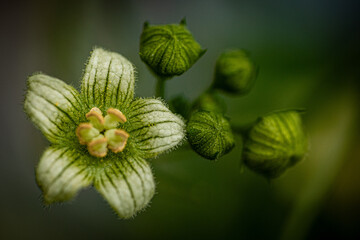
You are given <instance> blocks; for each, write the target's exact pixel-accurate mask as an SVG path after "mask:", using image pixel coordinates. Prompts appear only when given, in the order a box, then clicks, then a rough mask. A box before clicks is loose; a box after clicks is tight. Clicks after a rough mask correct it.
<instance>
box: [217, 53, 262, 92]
mask: <svg viewBox="0 0 360 240" xmlns="http://www.w3.org/2000/svg"><path fill="white" fill-rule="evenodd" d="M257 73H258V68H257V66H256V65H255V63H254V62H253V61H251V59H250V58H249V55H248V54H247V53H246V52H245V51H244V50H230V51H226V52H224V53H222V54H221V55H220V57H219V58H218V60H217V61H216V66H215V81H214V88H216V89H221V90H223V91H225V92H228V93H233V94H238V95H241V94H246V93H248V92H249V91H250V89H251V87H252V86H253V84H254V82H255V79H256V77H257Z"/></svg>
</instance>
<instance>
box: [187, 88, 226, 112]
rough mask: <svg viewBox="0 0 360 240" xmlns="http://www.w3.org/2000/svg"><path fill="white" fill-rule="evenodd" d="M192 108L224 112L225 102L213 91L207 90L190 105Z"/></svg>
mask: <svg viewBox="0 0 360 240" xmlns="http://www.w3.org/2000/svg"><path fill="white" fill-rule="evenodd" d="M192 109H193V110H205V111H209V112H217V113H222V114H223V113H225V110H226V104H225V102H224V100H222V99H221V98H220V97H219V96H218V95H217V94H216V93H215V92H214V91H207V92H205V93H203V94H201V95H200V97H199V98H198V99H196V101H195V102H194V104H193V106H192Z"/></svg>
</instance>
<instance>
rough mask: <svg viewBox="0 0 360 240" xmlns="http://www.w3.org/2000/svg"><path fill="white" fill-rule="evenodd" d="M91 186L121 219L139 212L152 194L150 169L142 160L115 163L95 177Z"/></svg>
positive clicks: (152, 186) (131, 159)
mask: <svg viewBox="0 0 360 240" xmlns="http://www.w3.org/2000/svg"><path fill="white" fill-rule="evenodd" d="M94 186H95V187H96V189H97V190H98V191H99V192H100V193H101V194H102V195H103V196H104V198H105V199H106V200H107V201H108V202H109V204H110V205H111V207H112V208H113V209H114V210H115V211H116V212H117V214H118V215H119V216H120V217H121V218H129V217H132V216H133V215H134V214H136V213H137V212H138V211H140V210H142V209H143V208H144V207H145V206H146V205H147V204H148V203H149V201H150V200H151V198H152V197H153V195H154V192H155V183H154V179H153V175H152V172H151V169H150V166H149V165H148V163H147V162H146V161H145V160H143V159H142V158H128V159H121V160H120V161H116V160H114V161H113V164H112V165H111V166H108V167H107V168H104V169H103V171H102V172H101V173H99V174H98V176H97V178H96V179H95V180H94Z"/></svg>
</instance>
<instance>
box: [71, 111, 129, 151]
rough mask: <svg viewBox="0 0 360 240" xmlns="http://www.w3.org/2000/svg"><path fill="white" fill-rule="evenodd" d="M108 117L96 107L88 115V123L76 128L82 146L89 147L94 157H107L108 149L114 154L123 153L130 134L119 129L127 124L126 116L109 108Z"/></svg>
mask: <svg viewBox="0 0 360 240" xmlns="http://www.w3.org/2000/svg"><path fill="white" fill-rule="evenodd" d="M106 112H107V115H106V116H105V117H103V115H102V112H101V111H100V109H98V108H97V107H94V108H92V109H91V110H90V112H88V113H87V114H86V118H87V119H88V120H89V122H87V123H80V124H79V126H78V127H77V128H76V136H77V137H78V139H79V142H80V144H82V145H87V149H88V151H89V153H90V154H91V155H92V156H95V157H105V156H106V154H107V152H108V149H110V150H111V151H113V152H114V153H118V152H122V151H123V150H124V148H125V146H126V142H127V139H128V138H129V134H128V133H127V132H125V131H124V130H122V129H118V128H117V127H118V125H119V123H124V122H126V117H125V115H124V114H123V113H122V112H121V111H120V110H118V109H116V108H109V109H108V110H107V111H106Z"/></svg>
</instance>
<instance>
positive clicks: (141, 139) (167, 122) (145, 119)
mask: <svg viewBox="0 0 360 240" xmlns="http://www.w3.org/2000/svg"><path fill="white" fill-rule="evenodd" d="M130 108H131V113H130V114H129V115H128V116H127V117H128V122H127V123H128V126H129V128H128V129H127V132H128V133H129V134H130V137H131V138H132V139H133V141H134V142H135V144H136V145H137V149H139V150H140V151H141V152H142V154H143V155H144V157H145V158H151V157H155V156H157V155H158V154H160V153H162V152H164V151H167V150H170V149H172V148H174V147H175V146H177V145H179V143H181V141H182V140H183V138H184V136H185V133H184V127H185V124H184V122H183V120H182V119H181V118H180V117H178V116H176V115H175V114H173V113H172V112H171V111H170V110H169V109H168V108H167V107H166V106H165V105H164V103H163V102H162V101H161V100H159V99H151V98H150V99H137V100H135V101H134V102H133V103H132V104H131V106H130Z"/></svg>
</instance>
